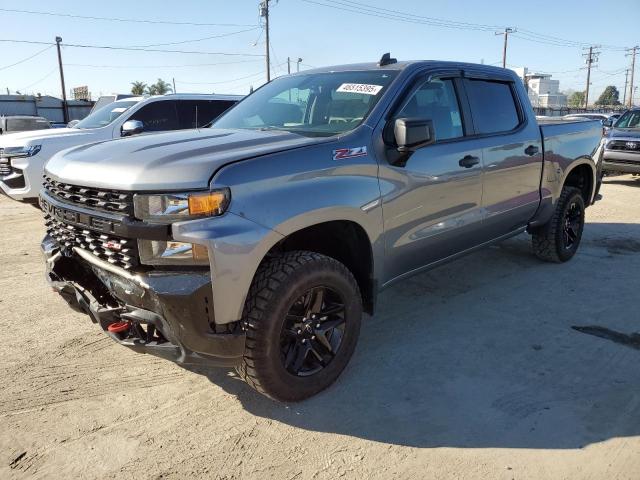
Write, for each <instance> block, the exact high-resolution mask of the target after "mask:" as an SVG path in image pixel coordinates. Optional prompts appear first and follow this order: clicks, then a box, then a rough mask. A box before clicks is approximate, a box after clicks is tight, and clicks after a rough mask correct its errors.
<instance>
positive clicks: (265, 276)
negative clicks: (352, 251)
mask: <svg viewBox="0 0 640 480" xmlns="http://www.w3.org/2000/svg"><path fill="white" fill-rule="evenodd" d="M361 317H362V299H361V296H360V290H359V288H358V284H357V282H356V280H355V278H354V277H353V275H352V274H351V272H350V271H349V270H348V269H347V268H346V267H345V266H344V265H343V264H342V263H340V262H338V261H337V260H335V259H333V258H330V257H327V256H325V255H320V254H318V253H314V252H307V251H293V252H286V253H284V254H281V255H277V256H274V257H272V258H270V259H268V260H266V261H265V262H264V263H263V265H261V267H260V268H259V270H258V272H257V273H256V277H255V279H254V281H253V284H252V286H251V289H250V291H249V296H248V297H247V301H246V304H245V311H244V316H243V324H244V326H245V329H246V334H247V340H246V346H245V353H244V357H243V359H242V362H241V364H240V365H239V366H238V367H237V371H238V374H239V375H240V376H241V377H242V378H243V379H244V380H245V381H246V382H247V383H248V384H249V385H251V386H252V387H253V388H255V389H256V390H258V391H259V392H261V393H263V394H264V395H267V396H269V397H271V398H273V399H275V400H279V401H285V402H288V401H293V402H295V401H300V400H304V399H306V398H309V397H311V396H313V395H315V394H316V393H318V392H320V391H322V390H324V389H325V388H327V387H328V386H329V385H331V384H332V383H333V382H334V381H335V380H336V379H337V378H338V376H339V375H340V373H342V370H344V368H345V367H346V365H347V363H348V362H349V359H350V358H351V356H352V355H353V352H354V350H355V347H356V343H357V341H358V336H359V333H360V320H361Z"/></svg>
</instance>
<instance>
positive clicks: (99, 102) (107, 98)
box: [89, 93, 138, 115]
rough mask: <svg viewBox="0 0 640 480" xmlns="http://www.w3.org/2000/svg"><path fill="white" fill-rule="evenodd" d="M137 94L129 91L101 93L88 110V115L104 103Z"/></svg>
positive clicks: (107, 103)
mask: <svg viewBox="0 0 640 480" xmlns="http://www.w3.org/2000/svg"><path fill="white" fill-rule="evenodd" d="M137 96H138V95H133V94H130V93H114V94H113V95H102V96H101V97H99V98H98V100H96V103H94V104H93V108H92V109H91V112H89V115H91V114H92V113H93V112H95V111H96V110H100V109H101V108H102V107H104V106H105V105H109V104H110V103H113V102H116V101H118V100H124V99H125V98H132V97H137Z"/></svg>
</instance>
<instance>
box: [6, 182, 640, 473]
mask: <svg viewBox="0 0 640 480" xmlns="http://www.w3.org/2000/svg"><path fill="white" fill-rule="evenodd" d="M602 194H603V199H602V200H601V201H600V202H599V203H598V204H597V205H596V206H595V207H592V208H591V209H589V211H588V215H587V216H588V224H587V226H586V229H585V234H584V238H583V245H582V246H581V250H580V251H579V253H578V255H577V256H576V257H575V258H574V259H573V260H572V261H571V262H569V263H568V264H564V265H552V264H544V263H540V262H539V261H537V260H536V259H535V258H534V257H533V256H532V255H531V254H530V249H529V238H528V236H527V235H522V236H520V237H517V238H514V239H512V240H510V241H508V242H506V243H504V244H502V245H500V246H496V247H492V248H489V249H486V250H484V251H481V252H479V253H476V254H474V255H471V256H468V257H466V258H464V259H461V260H459V261H457V262H454V263H451V264H448V265H446V266H443V267H441V268H439V269H437V270H434V271H432V272H430V273H427V274H422V275H420V276H417V277H414V278H413V279H411V280H408V281H407V282H405V283H402V284H400V285H398V286H397V287H394V288H392V289H389V290H387V291H385V292H383V293H382V294H381V297H380V299H379V310H378V312H377V313H376V315H375V317H373V318H367V319H366V320H365V322H364V324H363V329H362V334H361V338H360V343H359V346H358V349H357V351H356V354H355V357H354V358H353V360H352V362H351V364H350V365H349V366H348V367H347V369H346V371H345V372H344V374H343V375H342V377H341V378H340V379H339V381H338V382H337V383H336V384H335V385H334V386H333V387H331V388H330V389H328V390H327V391H325V392H324V393H322V394H320V395H318V396H317V397H315V398H313V399H311V400H309V401H306V402H303V403H300V404H291V405H283V404H278V403H275V402H272V401H270V400H268V399H266V398H264V397H261V396H260V395H258V394H256V393H254V392H253V391H252V390H251V389H250V388H248V387H247V386H246V385H245V384H244V383H242V382H241V381H240V380H238V378H237V377H236V376H235V375H234V374H233V373H232V372H227V371H224V370H211V371H204V370H200V371H187V370H184V369H182V368H180V367H178V366H176V365H173V364H171V363H169V362H167V361H164V360H160V359H157V358H154V357H151V356H145V355H138V354H134V353H132V352H130V351H128V350H127V349H125V348H123V347H120V346H118V345H116V344H114V343H113V342H112V341H111V340H110V339H109V338H107V337H106V336H105V335H104V334H103V333H102V332H101V331H99V329H98V328H97V327H96V326H95V325H93V324H92V323H91V322H90V321H89V319H88V317H86V316H83V315H80V314H78V313H75V312H72V311H71V310H70V309H69V308H67V307H66V306H65V304H64V302H63V300H62V299H60V298H58V297H57V295H55V294H53V293H52V292H51V291H50V290H49V288H47V286H46V283H45V281H44V276H43V264H42V260H41V257H40V253H39V242H40V239H41V237H42V235H43V226H42V222H41V219H40V213H39V212H38V211H37V210H36V209H34V208H33V207H32V206H29V205H23V204H19V203H16V202H13V201H10V200H9V199H7V198H6V197H2V198H0V328H1V329H2V330H3V331H4V332H5V333H4V334H3V335H2V337H3V341H2V343H1V344H0V356H1V357H2V368H1V369H0V387H1V389H0V478H2V479H8V478H31V477H34V478H47V479H49V478H65V479H67V478H87V479H91V478H100V479H105V478H107V479H108V478H135V479H140V478H163V479H164V478H170V479H183V478H190V477H207V478H222V479H240V478H243V479H244V478H247V479H266V478H273V479H283V480H290V479H299V480H306V479H335V478H340V477H343V478H363V479H364V478H366V479H390V478H415V479H426V478H436V479H440V478H473V479H512V478H515V479H524V478H530V479H536V480H538V479H563V478H567V479H576V478H585V479H587V478H588V479H637V478H639V477H640V341H638V338H635V339H634V337H633V336H631V335H630V334H632V333H633V332H638V331H640V294H639V293H638V292H640V180H634V179H632V177H630V176H620V177H613V178H609V179H607V180H606V181H605V185H604V186H603V190H602ZM572 326H594V327H600V329H599V330H596V331H595V333H599V334H600V335H601V336H594V335H589V334H586V333H584V332H579V331H576V330H575V329H572V328H571V327H572ZM602 329H609V330H602ZM612 332H619V333H620V335H617V336H616V334H615V333H612ZM603 336H604V337H608V338H603ZM612 339H613V340H617V341H613V340H612ZM634 340H635V342H634Z"/></svg>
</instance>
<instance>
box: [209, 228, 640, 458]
mask: <svg viewBox="0 0 640 480" xmlns="http://www.w3.org/2000/svg"><path fill="white" fill-rule="evenodd" d="M611 238H617V239H618V240H619V241H620V242H622V243H624V240H625V239H626V240H628V241H630V242H631V241H637V240H638V239H640V225H637V224H588V226H587V229H586V231H585V235H584V244H583V246H582V248H581V251H580V252H579V254H578V255H577V256H576V258H574V259H573V260H572V261H571V262H569V263H567V264H563V265H554V264H544V263H541V262H539V261H538V260H537V259H536V258H534V257H533V255H532V254H531V253H530V247H529V238H528V236H526V235H523V236H520V237H517V238H514V239H512V240H510V241H507V242H505V243H503V244H502V245H500V246H496V247H491V248H488V249H486V250H484V251H481V252H478V253H476V254H473V255H471V256H468V257H466V258H464V259H461V260H459V261H457V262H454V263H451V264H448V265H446V266H443V267H440V268H438V269H436V270H433V271H431V272H429V273H426V274H422V275H419V276H417V277H414V278H412V279H410V280H408V281H405V282H404V283H402V284H399V285H397V286H396V287H393V288H391V289H389V290H387V291H385V292H383V293H382V294H381V296H380V298H379V304H378V310H377V312H376V315H375V316H374V317H372V318H365V319H364V320H363V328H362V332H361V338H360V343H359V345H358V349H357V352H356V354H355V356H354V358H353V359H352V361H351V364H350V365H349V366H348V367H347V369H346V370H345V372H344V373H343V375H342V376H341V378H340V379H339V380H338V382H336V384H335V385H334V386H332V387H330V388H329V389H328V390H327V391H325V392H323V393H321V394H320V395H318V396H316V397H314V398H312V399H310V400H307V401H305V402H302V403H299V404H289V405H284V404H279V403H277V402H273V401H270V400H269V399H267V398H265V397H263V396H261V395H259V394H257V393H255V392H254V391H253V390H251V389H250V388H249V387H248V386H247V385H245V384H244V383H243V382H242V381H240V380H239V379H238V378H237V377H235V376H234V375H233V374H231V373H230V372H225V371H223V370H213V371H206V372H203V371H200V372H199V373H202V374H205V375H207V376H208V377H209V379H210V380H211V381H212V382H213V383H215V384H216V385H219V386H221V387H222V388H224V389H225V390H226V391H227V392H229V393H231V394H233V395H235V396H237V398H238V400H239V401H240V402H241V403H242V405H243V407H244V408H245V409H246V410H247V411H249V412H251V413H253V414H255V415H257V416H259V417H264V418H268V419H271V420H274V421H278V422H283V423H285V424H288V425H293V426H296V427H299V428H302V429H306V430H310V431H319V432H331V433H337V434H341V435H347V436H355V437H359V438H364V439H369V440H373V441H377V442H383V443H387V444H395V445H406V446H414V447H424V448H428V447H470V448H471V447H473V448H483V447H506V448H509V447H510V448H556V449H565V448H581V447H584V446H586V445H588V444H590V443H594V442H599V441H603V440H606V439H609V438H614V437H624V436H633V435H640V424H639V423H638V422H637V419H638V418H640V352H639V351H638V350H637V349H633V348H628V347H627V346H625V345H622V344H620V343H615V342H612V341H609V340H607V339H605V338H598V337H597V336H593V335H587V334H585V333H581V332H580V331H577V330H575V329H572V328H571V327H572V326H584V325H598V326H601V327H606V328H611V329H612V330H615V331H619V332H625V333H631V332H634V331H636V332H637V331H638V330H640V326H639V325H640V314H639V313H638V309H637V298H638V297H637V292H638V290H640V275H638V274H637V272H638V271H639V270H640V255H639V254H638V250H635V249H631V250H624V249H618V250H613V251H612V250H611V249H610V248H608V245H607V243H606V242H608V241H610V240H611ZM634 299H635V300H634Z"/></svg>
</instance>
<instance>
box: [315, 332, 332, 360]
mask: <svg viewBox="0 0 640 480" xmlns="http://www.w3.org/2000/svg"><path fill="white" fill-rule="evenodd" d="M313 344H314V346H315V345H319V349H320V350H321V351H325V352H326V353H328V354H330V355H332V356H333V354H334V353H333V347H332V346H331V343H329V340H327V337H326V336H325V334H324V333H320V334H318V335H316V338H315V340H314V341H313Z"/></svg>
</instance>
